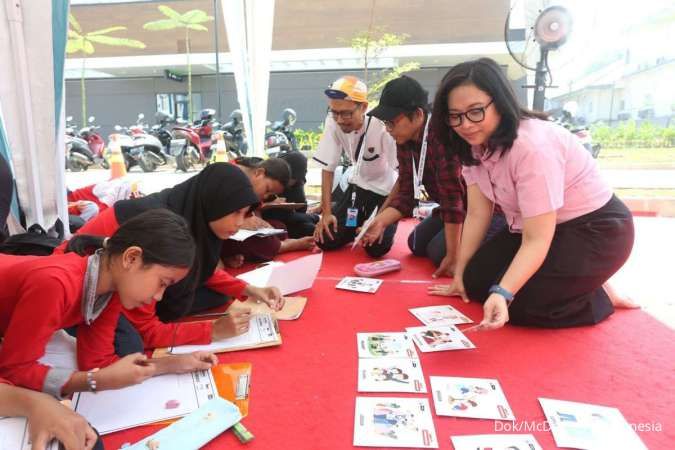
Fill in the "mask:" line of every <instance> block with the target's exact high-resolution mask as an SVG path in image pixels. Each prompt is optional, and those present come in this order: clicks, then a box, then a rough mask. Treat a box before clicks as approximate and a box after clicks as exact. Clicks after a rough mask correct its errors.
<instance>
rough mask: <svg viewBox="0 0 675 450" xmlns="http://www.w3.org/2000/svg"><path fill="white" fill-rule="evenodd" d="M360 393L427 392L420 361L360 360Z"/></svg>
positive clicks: (394, 359) (399, 359)
mask: <svg viewBox="0 0 675 450" xmlns="http://www.w3.org/2000/svg"><path fill="white" fill-rule="evenodd" d="M358 390H359V392H416V393H424V392H427V385H426V383H425V382H424V374H423V373H422V366H421V365H420V362H419V360H416V359H402V358H359V389H358Z"/></svg>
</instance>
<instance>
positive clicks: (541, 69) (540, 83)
mask: <svg viewBox="0 0 675 450" xmlns="http://www.w3.org/2000/svg"><path fill="white" fill-rule="evenodd" d="M547 53H548V50H544V49H543V48H542V49H541V55H540V57H539V62H537V71H536V72H535V75H534V100H533V101H532V109H533V110H535V111H543V110H544V100H545V99H546V66H545V65H544V62H545V61H546V54H547Z"/></svg>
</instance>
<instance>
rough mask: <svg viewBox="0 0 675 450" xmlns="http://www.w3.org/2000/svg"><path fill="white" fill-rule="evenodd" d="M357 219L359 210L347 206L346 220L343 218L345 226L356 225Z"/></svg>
mask: <svg viewBox="0 0 675 450" xmlns="http://www.w3.org/2000/svg"><path fill="white" fill-rule="evenodd" d="M358 220H359V210H358V209H356V208H347V220H345V226H346V227H352V228H353V227H356V224H357V223H358Z"/></svg>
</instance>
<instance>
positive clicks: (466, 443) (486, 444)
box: [450, 434, 542, 450]
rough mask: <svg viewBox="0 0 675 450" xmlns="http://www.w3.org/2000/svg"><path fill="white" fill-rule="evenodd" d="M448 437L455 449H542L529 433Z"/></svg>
mask: <svg viewBox="0 0 675 450" xmlns="http://www.w3.org/2000/svg"><path fill="white" fill-rule="evenodd" d="M450 439H451V440H452V446H453V447H455V450H497V449H501V448H503V449H507V450H511V449H522V450H542V449H541V445H539V442H537V440H536V439H535V438H534V436H532V435H531V434H476V435H471V436H469V435H467V436H450Z"/></svg>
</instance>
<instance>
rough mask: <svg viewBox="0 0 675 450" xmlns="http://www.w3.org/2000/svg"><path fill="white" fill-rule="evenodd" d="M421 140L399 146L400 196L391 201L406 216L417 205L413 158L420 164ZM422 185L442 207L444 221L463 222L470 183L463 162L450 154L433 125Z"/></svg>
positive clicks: (437, 212)
mask: <svg viewBox="0 0 675 450" xmlns="http://www.w3.org/2000/svg"><path fill="white" fill-rule="evenodd" d="M421 149H422V143H421V142H414V141H408V142H406V143H405V144H403V145H397V148H396V157H397V158H398V195H397V196H396V197H394V198H393V199H392V202H391V203H390V204H389V206H391V207H392V208H395V209H397V210H398V211H400V213H401V214H403V215H404V216H411V215H412V212H413V208H414V207H415V206H416V204H417V201H416V200H415V194H414V188H413V164H412V161H413V157H414V158H415V165H419V160H420V152H421ZM422 184H424V189H425V190H426V192H427V194H429V199H430V200H432V201H434V202H436V203H438V204H439V205H440V206H439V207H438V208H436V209H434V214H439V213H440V216H441V220H442V221H443V222H444V223H463V222H464V217H465V216H466V184H465V183H464V178H462V165H461V164H460V162H459V159H458V158H457V157H453V156H450V155H449V153H448V152H447V151H446V149H445V147H444V146H443V144H441V143H440V142H439V141H438V140H437V139H436V137H435V132H434V129H433V128H429V134H428V135H427V157H426V162H425V164H424V174H423V176H422Z"/></svg>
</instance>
